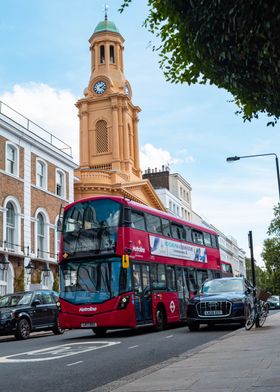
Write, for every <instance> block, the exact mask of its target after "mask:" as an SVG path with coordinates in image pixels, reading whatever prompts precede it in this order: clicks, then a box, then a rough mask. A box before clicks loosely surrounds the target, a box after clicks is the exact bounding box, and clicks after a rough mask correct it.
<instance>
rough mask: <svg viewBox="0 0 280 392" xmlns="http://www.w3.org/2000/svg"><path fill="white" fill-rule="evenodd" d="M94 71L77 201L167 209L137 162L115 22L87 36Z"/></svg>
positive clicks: (133, 110) (134, 118)
mask: <svg viewBox="0 0 280 392" xmlns="http://www.w3.org/2000/svg"><path fill="white" fill-rule="evenodd" d="M89 43H90V54H91V72H90V79H89V83H88V86H87V87H86V88H85V90H84V97H83V98H81V99H79V100H78V102H77V103H76V106H77V107H78V109H79V118H80V166H79V168H78V169H77V170H76V173H75V174H76V177H77V178H78V180H77V181H76V183H75V199H81V198H84V197H89V196H93V195H96V194H112V195H121V196H125V197H128V198H130V199H132V200H135V201H138V202H141V203H143V204H147V205H150V206H152V207H155V208H158V209H161V210H165V208H164V206H163V204H162V203H161V201H160V199H159V198H158V196H157V194H156V193H155V191H154V189H153V187H152V185H151V183H150V182H149V180H144V179H142V174H141V170H140V163H139V145H138V113H139V112H140V108H139V107H138V106H134V105H133V103H132V89H131V86H130V84H129V82H128V80H127V79H126V77H125V75H124V61H123V51H124V46H123V44H124V39H123V37H122V36H121V34H120V33H119V31H118V29H117V27H116V26H115V24H114V23H113V22H111V21H109V20H107V16H106V15H105V20H104V21H102V22H100V23H98V25H97V26H96V28H95V30H94V33H93V34H92V36H91V37H90V39H89Z"/></svg>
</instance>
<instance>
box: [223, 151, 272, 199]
mask: <svg viewBox="0 0 280 392" xmlns="http://www.w3.org/2000/svg"><path fill="white" fill-rule="evenodd" d="M268 155H273V156H275V164H276V173H277V182H278V194H279V200H280V175H279V163H278V157H277V155H276V154H275V153H274V152H271V153H269V154H257V155H244V156H242V157H238V156H234V157H228V158H227V162H234V161H238V160H239V159H242V158H255V157H265V156H268Z"/></svg>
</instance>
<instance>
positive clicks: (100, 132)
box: [96, 120, 108, 154]
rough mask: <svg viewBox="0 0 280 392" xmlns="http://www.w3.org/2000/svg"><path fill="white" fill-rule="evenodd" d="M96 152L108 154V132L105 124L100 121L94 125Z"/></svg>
mask: <svg viewBox="0 0 280 392" xmlns="http://www.w3.org/2000/svg"><path fill="white" fill-rule="evenodd" d="M96 152H97V153H99V154H100V153H103V152H108V130H107V123H106V121H104V120H100V121H98V122H97V123H96Z"/></svg>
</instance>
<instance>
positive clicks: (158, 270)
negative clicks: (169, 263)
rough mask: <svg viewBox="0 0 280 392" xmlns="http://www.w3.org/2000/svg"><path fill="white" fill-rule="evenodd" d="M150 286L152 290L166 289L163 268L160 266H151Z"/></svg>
mask: <svg viewBox="0 0 280 392" xmlns="http://www.w3.org/2000/svg"><path fill="white" fill-rule="evenodd" d="M151 285H152V288H153V289H154V290H165V289H166V275H165V266H164V265H162V264H152V265H151Z"/></svg>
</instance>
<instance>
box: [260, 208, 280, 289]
mask: <svg viewBox="0 0 280 392" xmlns="http://www.w3.org/2000/svg"><path fill="white" fill-rule="evenodd" d="M267 233H268V235H269V236H270V238H267V239H266V240H265V241H264V246H263V251H262V258H263V259H264V261H265V265H266V269H267V271H268V274H269V279H270V282H271V291H272V292H273V294H278V295H280V204H278V205H277V206H275V207H274V218H273V219H272V221H271V223H270V225H269V228H268V231H267Z"/></svg>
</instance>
